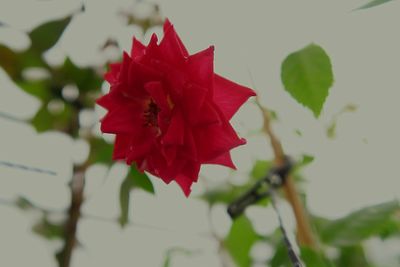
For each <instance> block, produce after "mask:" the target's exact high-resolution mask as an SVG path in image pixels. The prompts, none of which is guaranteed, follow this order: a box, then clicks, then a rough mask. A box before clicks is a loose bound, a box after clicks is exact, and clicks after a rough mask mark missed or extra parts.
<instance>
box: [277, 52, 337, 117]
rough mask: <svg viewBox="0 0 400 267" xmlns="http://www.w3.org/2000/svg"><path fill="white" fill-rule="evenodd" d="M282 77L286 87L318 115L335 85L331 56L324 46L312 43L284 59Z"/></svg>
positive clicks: (295, 97) (293, 95)
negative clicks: (330, 89)
mask: <svg viewBox="0 0 400 267" xmlns="http://www.w3.org/2000/svg"><path fill="white" fill-rule="evenodd" d="M281 79H282V82H283V85H284V87H285V90H286V91H288V92H289V94H290V95H291V96H292V97H293V98H294V99H296V100H297V101H298V102H299V103H301V104H303V105H304V106H306V107H307V108H309V109H310V110H311V111H312V112H313V113H314V116H315V117H318V116H319V115H320V113H321V110H322V107H323V105H324V102H325V99H326V97H327V96H328V93H329V88H330V87H331V86H332V84H333V73H332V65H331V62H330V59H329V56H328V55H327V54H326V52H325V51H324V50H323V49H322V48H321V47H320V46H318V45H315V44H310V45H308V46H306V47H304V48H303V49H301V50H299V51H296V52H294V53H292V54H290V55H289V56H288V57H287V58H286V59H285V60H284V61H283V63H282V66H281Z"/></svg>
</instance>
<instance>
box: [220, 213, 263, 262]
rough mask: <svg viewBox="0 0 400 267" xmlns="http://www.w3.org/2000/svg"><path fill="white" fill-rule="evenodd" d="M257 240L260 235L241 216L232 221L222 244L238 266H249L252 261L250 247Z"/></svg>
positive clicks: (247, 220)
mask: <svg viewBox="0 0 400 267" xmlns="http://www.w3.org/2000/svg"><path fill="white" fill-rule="evenodd" d="M257 240H260V237H259V236H258V235H257V234H256V232H255V231H254V229H253V226H252V224H251V222H250V220H249V219H247V218H246V217H245V216H241V217H239V218H237V219H236V220H235V221H233V224H232V226H231V229H230V232H229V234H228V236H227V238H226V240H225V242H224V244H225V247H226V248H227V250H228V251H229V253H230V254H231V256H232V259H233V260H234V261H235V263H236V264H237V265H238V267H249V266H251V263H252V260H251V258H250V256H249V253H250V249H251V247H252V246H253V244H254V243H255V242H256V241H257Z"/></svg>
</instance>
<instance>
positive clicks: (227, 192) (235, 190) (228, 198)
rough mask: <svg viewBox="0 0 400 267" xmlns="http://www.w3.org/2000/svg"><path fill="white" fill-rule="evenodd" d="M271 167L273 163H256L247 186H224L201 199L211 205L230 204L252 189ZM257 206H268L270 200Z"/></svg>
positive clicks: (205, 194) (211, 190)
mask: <svg viewBox="0 0 400 267" xmlns="http://www.w3.org/2000/svg"><path fill="white" fill-rule="evenodd" d="M271 166H272V162H271V161H262V160H259V161H256V163H255V164H254V166H253V169H252V171H251V173H250V177H249V179H248V181H247V183H246V184H244V185H239V186H238V185H232V184H224V185H222V186H219V187H217V188H213V189H210V190H208V191H206V193H204V194H203V195H202V196H201V198H202V199H204V200H205V201H207V202H208V203H209V204H210V205H214V204H216V203H223V204H229V203H231V202H232V201H234V200H235V199H237V198H238V197H240V196H241V195H243V194H244V193H245V192H246V191H247V190H248V189H250V187H252V186H253V185H254V183H255V182H256V181H258V180H259V179H261V178H263V177H264V176H265V175H266V174H267V172H268V170H269V168H271ZM257 204H259V205H266V204H268V199H265V200H262V201H260V202H258V203H257Z"/></svg>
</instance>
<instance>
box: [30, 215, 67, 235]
mask: <svg viewBox="0 0 400 267" xmlns="http://www.w3.org/2000/svg"><path fill="white" fill-rule="evenodd" d="M32 230H33V231H34V232H35V233H36V234H38V235H40V236H42V237H44V238H46V239H61V238H63V236H64V225H63V224H62V223H53V222H51V221H50V220H49V219H48V218H47V217H43V218H42V220H41V221H39V222H38V223H37V224H35V225H34V226H33V229H32Z"/></svg>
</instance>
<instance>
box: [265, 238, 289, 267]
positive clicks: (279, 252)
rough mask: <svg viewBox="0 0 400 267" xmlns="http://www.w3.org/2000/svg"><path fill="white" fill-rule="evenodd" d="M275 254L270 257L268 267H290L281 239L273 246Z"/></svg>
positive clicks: (286, 251)
mask: <svg viewBox="0 0 400 267" xmlns="http://www.w3.org/2000/svg"><path fill="white" fill-rule="evenodd" d="M274 247H275V254H274V255H273V256H272V258H271V260H270V261H269V265H268V266H270V267H292V263H291V262H290V260H289V257H288V250H287V248H286V246H285V244H284V243H283V241H282V238H281V240H280V242H279V243H277V244H274Z"/></svg>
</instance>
